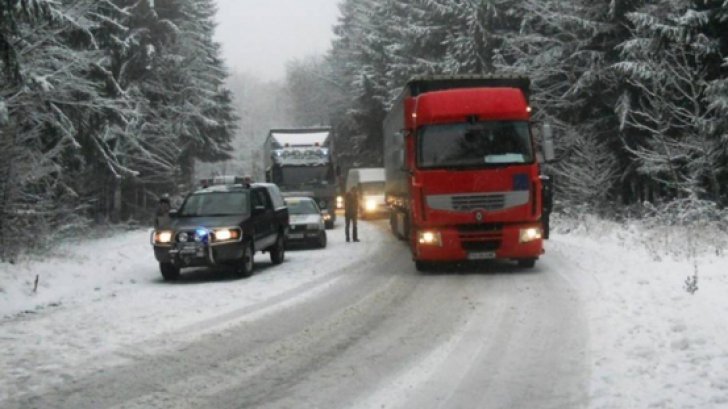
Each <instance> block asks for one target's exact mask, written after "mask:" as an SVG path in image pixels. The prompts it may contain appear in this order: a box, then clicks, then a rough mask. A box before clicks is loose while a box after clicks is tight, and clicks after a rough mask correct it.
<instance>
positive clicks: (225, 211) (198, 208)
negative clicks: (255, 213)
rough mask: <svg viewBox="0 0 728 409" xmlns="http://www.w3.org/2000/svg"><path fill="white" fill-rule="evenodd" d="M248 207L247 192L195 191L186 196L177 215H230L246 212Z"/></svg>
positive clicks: (248, 198) (248, 197)
mask: <svg viewBox="0 0 728 409" xmlns="http://www.w3.org/2000/svg"><path fill="white" fill-rule="evenodd" d="M249 209H250V196H249V194H248V192H212V193H196V194H193V195H191V196H190V197H188V198H187V200H186V201H185V203H184V204H183V205H182V208H181V209H180V211H179V215H180V216H182V217H192V216H232V215H238V214H247V213H248V212H249Z"/></svg>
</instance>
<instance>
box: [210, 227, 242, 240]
mask: <svg viewBox="0 0 728 409" xmlns="http://www.w3.org/2000/svg"><path fill="white" fill-rule="evenodd" d="M240 237H242V232H241V231H240V229H235V228H232V229H231V228H224V229H215V230H213V231H212V242H213V243H224V242H227V241H239V240H240Z"/></svg>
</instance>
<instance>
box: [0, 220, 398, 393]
mask: <svg viewBox="0 0 728 409" xmlns="http://www.w3.org/2000/svg"><path fill="white" fill-rule="evenodd" d="M341 224H342V223H339V227H338V228H337V229H336V230H334V231H329V235H328V238H329V243H328V246H327V247H326V248H325V249H297V250H293V251H288V252H286V261H285V262H284V263H283V264H282V265H279V266H275V267H273V265H272V264H271V263H270V258H269V256H268V254H261V253H258V254H257V255H256V258H255V261H256V267H255V274H254V275H253V276H252V277H250V278H248V279H243V280H239V279H235V278H234V277H232V276H231V275H230V274H227V273H225V272H224V271H221V272H215V271H208V270H197V271H196V270H191V271H190V270H183V276H182V278H181V280H180V281H178V282H174V283H166V282H164V281H163V280H162V277H161V275H160V273H159V271H158V265H157V262H156V260H155V259H154V255H153V252H152V248H151V245H150V243H149V235H150V232H149V231H146V230H140V231H132V232H126V233H119V234H116V235H113V236H112V237H108V238H103V239H98V240H86V241H80V242H76V243H72V244H69V245H66V246H63V247H62V248H59V249H57V250H55V251H54V254H53V256H52V257H49V258H47V259H45V260H30V261H25V262H20V263H17V264H12V265H11V264H0V287H1V290H0V317H3V318H2V320H0V385H3V384H5V385H8V384H9V383H8V381H9V380H10V379H12V380H13V382H12V384H13V385H14V387H15V388H22V389H12V388H3V387H0V402H2V400H3V399H6V398H8V397H12V396H16V395H19V394H22V393H24V392H31V391H33V390H40V389H42V388H45V387H47V386H49V385H54V384H58V383H60V382H63V381H64V380H67V379H70V377H71V376H74V377H75V376H80V375H83V374H88V373H93V372H94V371H98V370H101V369H103V368H105V367H108V366H113V365H114V364H122V363H124V362H125V359H124V356H120V355H118V354H115V352H116V351H120V350H122V349H123V350H125V351H126V352H124V353H128V350H129V347H130V346H132V348H131V349H134V347H135V346H136V347H138V348H139V352H140V353H141V352H147V353H148V352H152V350H150V348H155V349H156V348H159V349H160V350H164V349H165V348H173V347H174V346H176V345H180V344H182V343H184V342H189V341H191V340H192V338H194V337H198V336H201V335H203V334H205V333H208V332H209V331H213V330H219V329H221V327H222V326H225V325H231V323H233V322H235V318H236V316H238V315H243V313H245V316H246V318H247V319H251V317H252V315H251V313H253V315H259V314H266V313H269V312H270V309H271V308H284V307H286V305H288V304H290V303H295V302H300V301H301V299H302V298H305V297H312V296H315V295H316V293H317V292H320V291H323V290H325V289H326V288H327V286H328V285H330V284H332V283H333V281H335V280H336V279H337V277H336V275H335V274H332V273H334V272H337V271H339V270H342V269H346V268H347V267H348V266H350V265H353V264H359V263H364V262H365V260H367V259H369V258H371V257H373V256H374V255H376V254H377V253H378V252H380V251H381V250H382V248H381V246H383V245H384V243H383V242H382V241H381V240H367V239H366V237H367V236H369V237H370V238H371V237H372V236H373V235H374V234H375V233H374V232H373V231H374V230H375V228H374V227H372V226H369V225H366V224H364V223H362V224H361V225H360V231H361V233H360V236H362V237H363V239H362V243H345V242H344V237H343V236H344V233H343V230H342V229H341V227H340V225H341ZM376 234H379V232H377V233H376ZM36 275H38V276H39V285H38V289H37V292H33V286H34V281H35V277H36ZM251 306H255V308H256V311H250V307H251ZM162 335H163V337H162V338H163V339H165V341H164V342H163V343H161V344H159V345H149V343H148V342H145V341H147V340H151V339H155V338H159V337H160V336H162ZM101 357H103V358H101ZM26 381H27V382H26ZM1 406H2V405H1V404H0V407H1Z"/></svg>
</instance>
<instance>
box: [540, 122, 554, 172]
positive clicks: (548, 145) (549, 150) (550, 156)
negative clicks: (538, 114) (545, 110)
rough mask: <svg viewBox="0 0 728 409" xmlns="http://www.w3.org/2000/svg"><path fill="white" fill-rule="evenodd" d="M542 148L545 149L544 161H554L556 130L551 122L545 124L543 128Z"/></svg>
mask: <svg viewBox="0 0 728 409" xmlns="http://www.w3.org/2000/svg"><path fill="white" fill-rule="evenodd" d="M541 149H542V150H543V160H544V162H546V163H548V162H552V161H553V160H554V159H556V153H555V151H554V131H553V129H552V128H551V124H543V127H542V129H541Z"/></svg>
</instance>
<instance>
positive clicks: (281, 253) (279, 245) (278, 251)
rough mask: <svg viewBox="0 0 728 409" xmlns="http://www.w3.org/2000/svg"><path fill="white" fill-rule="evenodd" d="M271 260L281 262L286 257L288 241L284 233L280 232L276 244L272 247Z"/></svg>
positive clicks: (276, 262)
mask: <svg viewBox="0 0 728 409" xmlns="http://www.w3.org/2000/svg"><path fill="white" fill-rule="evenodd" d="M269 252H270V261H271V262H272V263H273V264H281V263H282V262H283V259H284V258H285V257H286V243H285V241H284V240H283V235H282V234H278V238H277V239H276V244H275V245H274V246H273V247H271V248H270V250H269Z"/></svg>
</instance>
